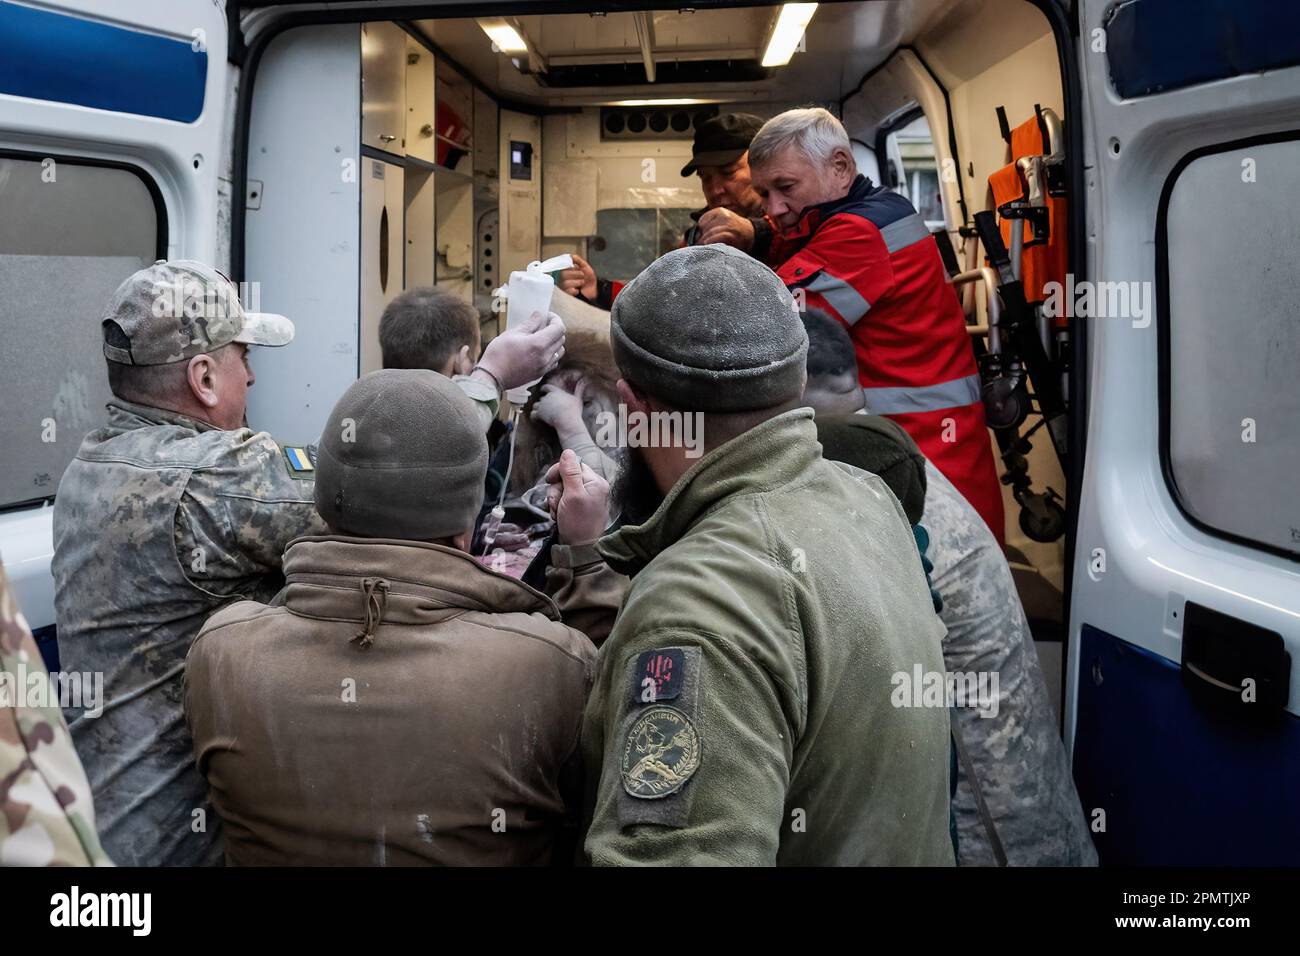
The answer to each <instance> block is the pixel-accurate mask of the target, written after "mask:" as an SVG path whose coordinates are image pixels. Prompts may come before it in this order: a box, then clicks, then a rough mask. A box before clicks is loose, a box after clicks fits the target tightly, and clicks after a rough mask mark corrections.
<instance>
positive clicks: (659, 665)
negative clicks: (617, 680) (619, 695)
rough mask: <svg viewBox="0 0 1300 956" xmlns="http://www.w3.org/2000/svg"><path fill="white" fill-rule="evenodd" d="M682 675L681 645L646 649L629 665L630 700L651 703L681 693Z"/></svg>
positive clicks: (683, 666) (684, 673) (683, 660)
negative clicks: (630, 669) (630, 678)
mask: <svg viewBox="0 0 1300 956" xmlns="http://www.w3.org/2000/svg"><path fill="white" fill-rule="evenodd" d="M685 676H686V659H685V656H684V655H683V654H682V649H681V648H680V647H664V648H660V649H659V650H655V651H646V652H645V653H644V654H642V655H641V656H640V657H638V658H637V659H636V666H635V667H634V668H633V669H632V701H633V702H634V703H638V704H653V703H655V702H656V701H660V700H673V699H674V698H677V697H680V696H681V694H682V680H683V679H684V678H685Z"/></svg>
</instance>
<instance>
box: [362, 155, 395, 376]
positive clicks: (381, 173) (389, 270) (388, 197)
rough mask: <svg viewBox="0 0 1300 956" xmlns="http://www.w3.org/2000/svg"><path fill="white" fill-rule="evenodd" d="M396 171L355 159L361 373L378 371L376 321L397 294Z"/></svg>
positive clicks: (379, 162)
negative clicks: (357, 168)
mask: <svg viewBox="0 0 1300 956" xmlns="http://www.w3.org/2000/svg"><path fill="white" fill-rule="evenodd" d="M402 172H403V170H402V167H401V166H395V165H393V164H392V163H385V162H383V161H382V160H379V159H373V158H370V157H364V158H362V160H361V374H362V375H365V374H366V373H367V372H373V371H375V369H378V368H382V367H383V356H382V355H381V353H380V351H379V319H380V317H381V316H382V315H383V313H384V308H385V306H387V305H388V303H389V302H392V301H393V299H394V298H396V297H397V295H398V294H399V293H400V292H401V291H402V283H403V275H402V265H403V261H404V259H405V257H404V255H403V252H404V250H403V244H404V242H403V234H404V227H403V209H404V206H405V192H404V186H403V182H402Z"/></svg>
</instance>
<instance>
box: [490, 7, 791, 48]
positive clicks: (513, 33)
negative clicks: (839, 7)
mask: <svg viewBox="0 0 1300 956" xmlns="http://www.w3.org/2000/svg"><path fill="white" fill-rule="evenodd" d="M814 6H816V4H814ZM478 25H479V26H480V27H482V29H483V32H484V33H486V34H487V35H488V38H489V39H490V40H491V41H492V43H493V45H495V46H496V48H497V50H498V51H499V52H501V53H527V52H528V44H527V43H526V42H524V38H523V37H522V36H520V35H519V31H518V30H516V29H515V28H514V27H512V26H511V25H510V24H509V23H507V22H506V21H505V20H503V19H500V18H496V19H492V20H480V21H479V22H478Z"/></svg>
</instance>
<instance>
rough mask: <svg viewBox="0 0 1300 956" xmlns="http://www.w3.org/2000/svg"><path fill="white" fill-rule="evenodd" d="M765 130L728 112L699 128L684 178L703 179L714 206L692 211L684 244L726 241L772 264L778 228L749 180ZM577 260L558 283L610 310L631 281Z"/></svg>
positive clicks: (748, 118) (756, 119)
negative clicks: (752, 156)
mask: <svg viewBox="0 0 1300 956" xmlns="http://www.w3.org/2000/svg"><path fill="white" fill-rule="evenodd" d="M762 126H763V119H762V117H759V116H754V115H753V114H752V113H722V114H721V115H719V116H713V117H710V118H709V119H707V120H705V121H704V122H702V123H700V125H699V126H697V127H696V128H695V141H694V143H693V144H692V147H691V161H690V162H688V163H687V164H686V165H685V166H683V167H682V175H683V176H690V175H691V174H692V173H695V174H696V175H697V176H699V177H700V188H701V189H702V190H703V191H704V200H705V202H707V203H708V205H707V206H705V207H704V208H703V209H697V210H696V211H695V212H693V213H691V219H692V220H694V223H693V224H692V225H691V226H689V227H688V228H687V230H686V232H685V233H684V234H683V236H682V245H685V246H695V245H704V244H705V243H710V242H725V243H726V244H727V245H730V246H735V247H736V248H738V249H744V250H746V251H747V252H749V254H750V255H752V256H754V258H756V259H759V260H762V261H767V258H768V256H769V255H770V254H771V248H772V241H773V239H774V238H777V237H778V230H777V229H776V224H775V223H774V222H773V221H772V220H771V219H770V218H768V217H767V215H766V214H765V213H764V212H763V199H762V197H761V196H759V195H758V193H757V192H755V191H754V187H753V185H752V184H751V183H750V178H749V141H750V140H752V139H753V138H754V135H755V134H756V133H757V132H758V131H759V129H761V128H762ZM778 242H779V239H778ZM573 262H574V267H573V268H572V269H566V270H564V271H563V272H561V273H560V275H559V278H558V281H557V283H556V284H557V285H558V286H559V287H560V288H561V289H563V290H564V291H565V292H568V293H569V294H570V295H580V296H581V297H582V298H583V299H585V300H587V301H588V302H591V303H592V304H593V305H597V306H599V307H600V308H602V309H608V308H610V307H611V306H612V305H613V302H614V299H615V298H616V297H617V296H618V293H619V292H620V291H621V290H622V288H623V286H624V285H625V283H623V282H617V281H614V280H610V279H600V278H597V277H596V272H595V270H594V269H592V267H591V266H590V265H589V264H588V263H587V261H586V260H585V259H583V258H582V257H581V256H578V255H575V256H574V257H573Z"/></svg>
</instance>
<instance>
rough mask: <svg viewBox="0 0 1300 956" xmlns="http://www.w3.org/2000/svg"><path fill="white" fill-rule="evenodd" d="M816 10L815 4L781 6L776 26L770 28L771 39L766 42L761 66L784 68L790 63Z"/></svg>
mask: <svg viewBox="0 0 1300 956" xmlns="http://www.w3.org/2000/svg"><path fill="white" fill-rule="evenodd" d="M816 10H817V4H815V3H786V4H782V6H781V13H780V15H779V16H778V17H777V18H776V26H775V27H773V28H772V38H771V39H770V40H768V41H767V50H766V51H765V52H764V53H763V66H785V65H786V64H787V63H789V62H790V57H792V56H794V51H795V47H797V46H798V45H799V41H800V40H802V39H803V33H804V30H806V29H807V28H808V24H809V22H810V21H811V20H812V18H813V13H815V12H816Z"/></svg>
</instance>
